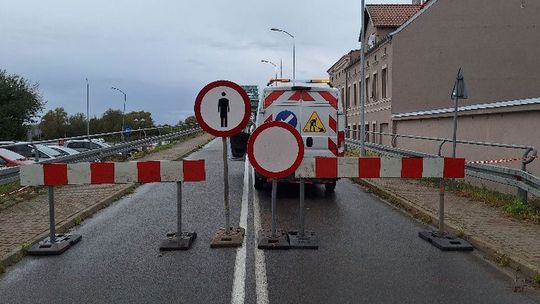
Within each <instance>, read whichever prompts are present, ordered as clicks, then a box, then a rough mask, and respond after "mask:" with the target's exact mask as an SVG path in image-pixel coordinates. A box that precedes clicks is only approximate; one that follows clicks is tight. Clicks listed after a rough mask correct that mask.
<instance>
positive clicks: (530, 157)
mask: <svg viewBox="0 0 540 304" xmlns="http://www.w3.org/2000/svg"><path fill="white" fill-rule="evenodd" d="M350 132H358V131H357V130H350ZM366 133H368V134H373V135H384V136H390V137H392V140H391V143H392V146H387V145H382V144H375V143H371V142H367V141H366V142H365V146H366V149H367V150H369V151H372V152H374V153H378V154H382V155H388V156H394V157H396V156H397V157H402V156H418V157H441V155H442V148H443V146H444V144H446V143H448V142H450V143H451V142H452V139H448V138H438V137H427V136H417V135H405V134H394V133H385V132H373V131H366ZM353 134H354V133H353ZM397 138H409V139H414V140H426V141H434V142H438V143H439V147H438V155H435V154H429V153H424V152H418V151H413V150H407V149H401V148H397V147H395V145H396V140H397ZM456 142H457V143H458V144H464V145H475V146H485V147H499V148H507V149H516V150H523V151H524V153H523V157H522V158H521V170H520V169H513V168H507V167H501V166H496V165H487V164H466V165H465V174H466V175H467V176H471V177H476V178H480V179H483V180H488V181H491V182H495V183H499V184H503V185H507V186H511V187H515V188H516V189H517V195H518V197H519V198H520V199H521V200H523V201H524V202H526V201H527V197H528V193H531V194H532V195H534V196H536V197H540V178H538V177H537V176H534V175H532V174H530V173H528V172H527V165H528V164H530V163H531V162H533V161H534V160H535V159H536V158H537V154H538V151H537V149H536V148H535V147H532V146H526V145H512V144H501V143H489V142H479V141H469V140H457V141H456ZM345 143H346V144H347V145H348V146H351V147H355V148H359V147H360V141H359V140H355V139H351V138H347V139H346V140H345Z"/></svg>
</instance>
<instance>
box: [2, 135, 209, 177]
mask: <svg viewBox="0 0 540 304" xmlns="http://www.w3.org/2000/svg"><path fill="white" fill-rule="evenodd" d="M201 131H202V130H201V129H200V128H199V127H196V128H192V129H188V130H184V131H179V132H174V133H169V134H164V135H157V136H151V137H147V138H143V139H140V140H135V141H129V142H123V143H120V144H117V145H114V146H111V147H108V148H102V149H94V150H88V151H84V152H81V153H78V154H74V155H66V156H61V157H56V158H52V159H47V160H43V161H39V163H43V164H46V163H55V162H60V163H76V162H83V161H94V160H99V159H102V158H105V157H109V156H113V155H117V154H119V153H122V152H126V151H132V150H134V149H137V148H141V147H145V146H147V145H149V144H152V143H157V142H162V141H167V140H175V139H178V138H182V137H185V136H188V135H192V134H196V133H199V132H201ZM114 133H117V132H114ZM84 138H87V137H86V136H85V137H84ZM46 142H50V141H46ZM18 180H19V168H18V167H12V168H5V169H0V185H4V184H8V183H13V182H16V181H18Z"/></svg>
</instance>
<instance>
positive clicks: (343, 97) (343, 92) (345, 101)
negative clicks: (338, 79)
mask: <svg viewBox="0 0 540 304" xmlns="http://www.w3.org/2000/svg"><path fill="white" fill-rule="evenodd" d="M341 100H342V101H343V102H344V103H345V109H348V108H349V103H348V102H347V99H346V98H345V87H343V88H341Z"/></svg>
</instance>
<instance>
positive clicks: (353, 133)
mask: <svg viewBox="0 0 540 304" xmlns="http://www.w3.org/2000/svg"><path fill="white" fill-rule="evenodd" d="M352 138H353V139H355V140H356V139H358V136H357V132H356V124H353V125H352Z"/></svg>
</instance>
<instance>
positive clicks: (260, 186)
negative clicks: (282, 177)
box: [253, 177, 264, 190]
mask: <svg viewBox="0 0 540 304" xmlns="http://www.w3.org/2000/svg"><path fill="white" fill-rule="evenodd" d="M253 187H254V188H255V189H256V190H262V189H263V188H264V180H263V179H262V178H257V177H255V182H254V183H253Z"/></svg>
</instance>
